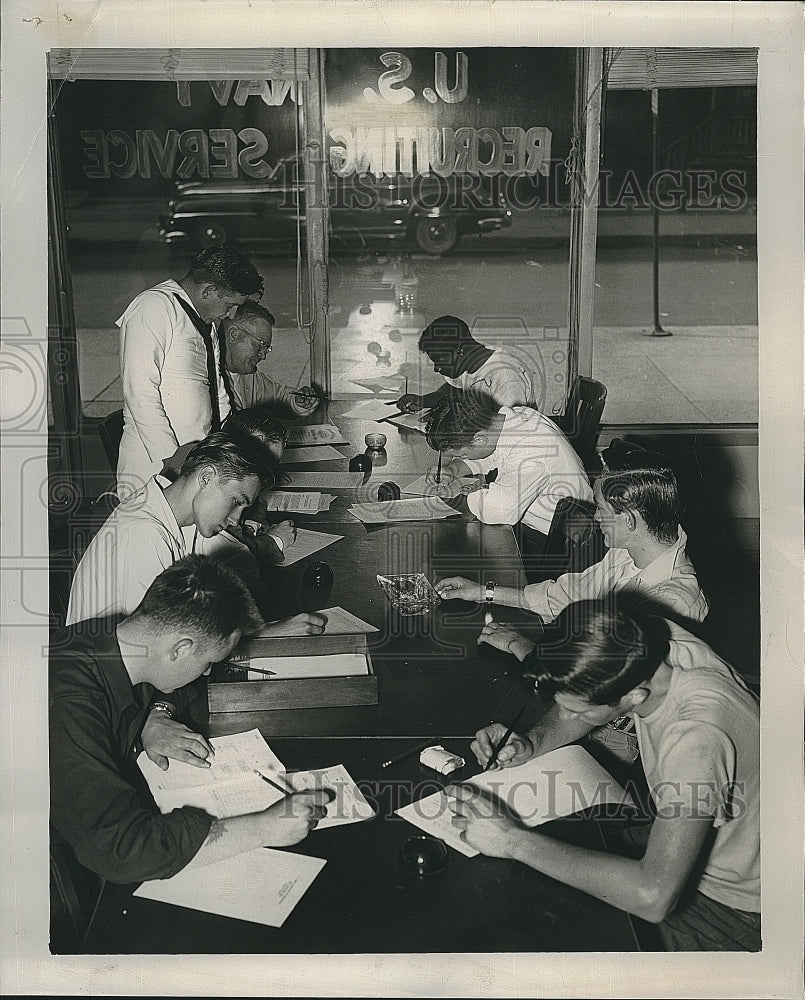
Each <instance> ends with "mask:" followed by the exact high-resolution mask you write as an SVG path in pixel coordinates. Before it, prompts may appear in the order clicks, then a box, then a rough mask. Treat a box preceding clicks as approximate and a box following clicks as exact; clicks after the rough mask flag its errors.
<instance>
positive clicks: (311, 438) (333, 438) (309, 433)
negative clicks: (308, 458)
mask: <svg viewBox="0 0 805 1000" xmlns="http://www.w3.org/2000/svg"><path fill="white" fill-rule="evenodd" d="M285 443H286V445H288V446H290V447H291V448H294V447H299V446H300V445H304V446H308V445H317V444H349V441H347V439H346V438H345V437H344V435H343V434H342V433H341V431H340V430H339V429H338V428H337V427H336V426H335V424H303V425H298V426H296V427H289V428H288V440H287V441H286V442H285Z"/></svg>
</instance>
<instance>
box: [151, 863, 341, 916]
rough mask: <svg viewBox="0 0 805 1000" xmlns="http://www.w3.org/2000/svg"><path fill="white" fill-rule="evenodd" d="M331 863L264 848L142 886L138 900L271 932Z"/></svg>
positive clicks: (184, 870) (185, 870)
mask: <svg viewBox="0 0 805 1000" xmlns="http://www.w3.org/2000/svg"><path fill="white" fill-rule="evenodd" d="M326 863H327V862H326V861H324V860H323V859H322V858H309V857H306V856H305V855H303V854H291V853H289V852H288V851H275V850H272V849H270V848H261V849H259V850H256V851H247V852H246V853H244V854H238V855H236V856H235V857H233V858H227V859H226V860H225V861H219V862H216V863H215V864H211V865H205V866H203V867H200V868H190V869H189V870H188V869H187V868H185V869H183V870H182V871H180V872H179V873H178V874H177V875H174V876H173V878H169V879H158V880H155V881H152V882H143V884H142V885H141V886H140V887H139V889H137V890H135V893H134V895H135V896H141V897H142V898H143V899H155V900H158V901H160V902H163V903H172V904H173V905H174V906H186V907H188V908H189V909H192V910H202V911H204V912H205V913H217V914H219V915H220V916H223V917H234V918H235V919H237V920H250V921H252V922H253V923H258V924H266V925H267V926H269V927H282V925H283V923H284V922H285V920H286V919H287V917H288V915H289V914H290V913H291V912H292V911H293V908H294V907H295V906H296V904H297V903H298V902H299V900H300V899H301V898H302V896H304V894H305V893H306V892H307V890H308V889H309V888H310V886H311V884H312V883H313V880H314V879H315V878H316V876H317V875H318V874H319V872H320V871H321V870H322V868H323V867H324V866H325V864H326Z"/></svg>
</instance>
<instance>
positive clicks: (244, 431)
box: [222, 403, 288, 489]
mask: <svg viewBox="0 0 805 1000" xmlns="http://www.w3.org/2000/svg"><path fill="white" fill-rule="evenodd" d="M222 430H223V432H224V433H225V434H227V435H229V437H231V438H232V439H233V440H235V441H238V442H241V444H242V447H243V448H244V450H252V451H253V450H255V449H256V451H257V454H258V455H259V456H260V458H259V461H260V466H261V468H262V470H263V471H262V473H261V479H262V482H263V488H264V489H274V487H275V486H278V485H279V484H280V483H282V482H283V480H285V479H287V476H286V474H285V473H283V472H282V470H281V469H280V467H279V465H278V464H277V460H276V458H275V457H274V456H273V455H272V454H271V452H270V451H269V448H270V447H271V445H282V447H285V442H286V441H287V440H288V429H287V428H286V426H285V424H283V423H282V421H281V420H278V419H277V417H276V416H275V413H274V410H273V407H272V404H271V403H258V404H257V405H256V406H249V407H247V408H246V409H245V410H233V411H232V413H230V414H229V416H228V417H227V418H226V420H225V421H224V424H223V428H222Z"/></svg>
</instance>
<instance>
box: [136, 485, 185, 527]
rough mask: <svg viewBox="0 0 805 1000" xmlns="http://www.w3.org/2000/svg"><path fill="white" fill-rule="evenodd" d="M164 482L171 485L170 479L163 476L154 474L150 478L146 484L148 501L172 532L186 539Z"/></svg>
mask: <svg viewBox="0 0 805 1000" xmlns="http://www.w3.org/2000/svg"><path fill="white" fill-rule="evenodd" d="M162 483H164V484H165V486H170V480H168V479H165V478H164V477H163V476H159V475H157V476H153V477H152V478H151V479H149V480H148V482H147V483H146V484H145V495H146V502H147V503H148V504H150V505H151V507H152V508H153V510H154V511H155V513H157V515H158V516H159V519H160V520H161V521H162V522H163V523H164V525H165V527H166V528H168V530H169V531H170V533H171V534H172V535H173V536H174V537H175V538H176V539H179V540H184V534H183V533H182V529H181V528H180V527H179V523H178V521H177V520H176V515H175V514H174V513H173V508H172V507H171V505H170V504H169V503H168V498H167V497H166V496H165V490H164V487H163V486H162Z"/></svg>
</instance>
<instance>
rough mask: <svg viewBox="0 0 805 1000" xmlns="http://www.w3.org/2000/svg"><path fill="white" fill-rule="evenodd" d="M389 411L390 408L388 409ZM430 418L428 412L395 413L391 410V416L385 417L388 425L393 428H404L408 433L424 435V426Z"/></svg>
mask: <svg viewBox="0 0 805 1000" xmlns="http://www.w3.org/2000/svg"><path fill="white" fill-rule="evenodd" d="M389 409H390V410H391V407H389ZM429 416H430V410H420V411H419V413H397V412H395V411H394V410H392V416H390V417H387V420H388V422H389V423H390V424H394V425H395V427H405V428H407V429H408V430H409V431H419V433H420V434H424V433H425V424H426V423H427V420H428V417H429Z"/></svg>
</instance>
